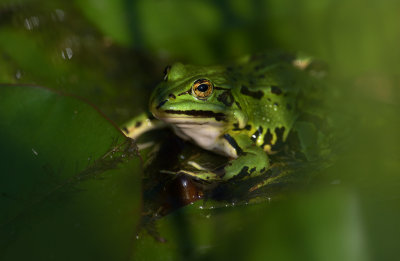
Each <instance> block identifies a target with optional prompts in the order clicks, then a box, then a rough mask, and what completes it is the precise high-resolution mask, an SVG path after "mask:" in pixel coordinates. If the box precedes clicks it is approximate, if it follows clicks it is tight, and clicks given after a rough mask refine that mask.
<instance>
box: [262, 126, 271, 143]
mask: <svg viewBox="0 0 400 261" xmlns="http://www.w3.org/2000/svg"><path fill="white" fill-rule="evenodd" d="M271 141H272V133H271V131H270V129H268V130H267V132H266V133H265V134H264V142H263V144H262V145H261V147H264V146H265V145H271Z"/></svg>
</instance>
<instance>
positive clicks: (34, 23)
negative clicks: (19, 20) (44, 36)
mask: <svg viewBox="0 0 400 261" xmlns="http://www.w3.org/2000/svg"><path fill="white" fill-rule="evenodd" d="M39 24H40V20H39V17H37V16H32V17H29V18H25V20H24V26H25V28H26V29H28V30H29V31H30V30H33V29H34V28H35V27H39Z"/></svg>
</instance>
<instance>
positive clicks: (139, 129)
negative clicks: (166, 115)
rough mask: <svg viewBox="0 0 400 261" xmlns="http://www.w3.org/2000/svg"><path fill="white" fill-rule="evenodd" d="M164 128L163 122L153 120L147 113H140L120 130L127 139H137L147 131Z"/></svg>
mask: <svg viewBox="0 0 400 261" xmlns="http://www.w3.org/2000/svg"><path fill="white" fill-rule="evenodd" d="M164 126H165V123H164V122H162V121H160V120H157V119H155V118H154V117H153V116H151V115H149V114H147V113H142V114H140V115H138V116H136V117H135V118H132V119H130V120H129V121H128V122H126V123H125V124H123V125H122V126H121V130H122V132H123V133H124V134H125V135H126V136H127V137H129V138H132V139H137V138H138V137H139V136H140V135H142V134H143V133H145V132H147V131H150V130H153V129H158V128H162V127H164Z"/></svg>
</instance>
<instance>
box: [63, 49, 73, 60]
mask: <svg viewBox="0 0 400 261" xmlns="http://www.w3.org/2000/svg"><path fill="white" fill-rule="evenodd" d="M73 55H74V53H73V52H72V49H71V48H69V47H67V48H65V50H62V51H61V56H62V58H63V59H64V60H65V59H68V60H70V59H71V58H72V56H73Z"/></svg>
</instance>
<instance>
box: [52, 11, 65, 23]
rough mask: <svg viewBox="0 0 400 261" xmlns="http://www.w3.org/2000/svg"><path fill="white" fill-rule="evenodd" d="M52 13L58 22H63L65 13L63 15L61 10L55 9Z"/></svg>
mask: <svg viewBox="0 0 400 261" xmlns="http://www.w3.org/2000/svg"><path fill="white" fill-rule="evenodd" d="M54 13H55V14H56V16H57V18H58V20H59V21H64V18H65V13H64V11H63V10H61V9H56V10H55V11H54Z"/></svg>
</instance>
